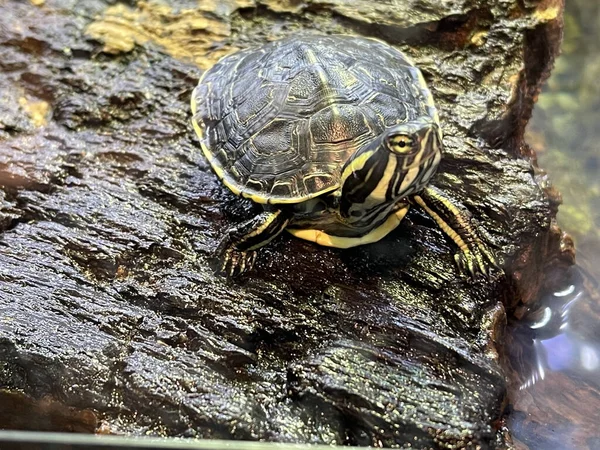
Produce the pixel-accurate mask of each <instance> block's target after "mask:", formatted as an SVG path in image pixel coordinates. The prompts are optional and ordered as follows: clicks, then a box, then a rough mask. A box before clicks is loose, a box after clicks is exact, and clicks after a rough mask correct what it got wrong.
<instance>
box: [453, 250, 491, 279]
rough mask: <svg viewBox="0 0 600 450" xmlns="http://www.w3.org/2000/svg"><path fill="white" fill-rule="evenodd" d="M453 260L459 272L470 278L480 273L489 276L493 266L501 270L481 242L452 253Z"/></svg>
mask: <svg viewBox="0 0 600 450" xmlns="http://www.w3.org/2000/svg"><path fill="white" fill-rule="evenodd" d="M454 260H455V261H456V265H457V266H458V270H459V271H460V272H461V274H462V275H465V276H470V278H472V279H476V278H477V277H478V276H480V275H483V276H484V277H485V278H490V277H491V275H492V269H493V268H495V269H498V270H500V271H502V269H501V268H500V267H499V266H498V263H497V262H496V258H495V257H494V255H493V254H492V253H491V252H490V251H489V250H488V249H487V248H485V246H484V245H483V244H481V243H479V244H478V245H477V246H474V247H472V248H469V249H463V250H461V251H460V252H459V253H457V254H456V255H454Z"/></svg>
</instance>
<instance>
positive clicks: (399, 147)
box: [387, 134, 415, 153]
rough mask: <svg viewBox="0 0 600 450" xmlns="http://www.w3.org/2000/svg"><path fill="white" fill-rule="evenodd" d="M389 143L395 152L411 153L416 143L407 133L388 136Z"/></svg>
mask: <svg viewBox="0 0 600 450" xmlns="http://www.w3.org/2000/svg"><path fill="white" fill-rule="evenodd" d="M387 145H388V147H389V149H390V150H391V151H393V152H394V153H409V152H410V151H411V150H412V149H413V147H414V145H415V140H414V139H413V138H412V136H408V135H406V134H394V135H392V136H390V137H388V139H387Z"/></svg>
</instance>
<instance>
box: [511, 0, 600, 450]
mask: <svg viewBox="0 0 600 450" xmlns="http://www.w3.org/2000/svg"><path fill="white" fill-rule="evenodd" d="M598 3H599V2H588V1H587V0H571V1H569V2H567V15H566V27H565V42H564V45H563V55H562V56H561V57H560V59H559V60H558V61H557V64H556V67H555V70H554V72H553V75H552V77H551V79H550V80H549V81H548V83H547V86H546V88H545V90H544V92H543V94H542V95H541V96H540V100H539V103H538V106H537V108H536V111H535V112H534V117H533V119H532V123H531V125H530V128H529V136H528V142H530V143H531V144H532V145H533V147H534V148H535V149H536V151H537V152H538V154H539V156H540V158H539V164H540V166H541V167H542V168H544V169H546V170H547V171H548V173H549V175H550V178H551V179H552V180H553V182H554V185H555V186H556V187H557V188H558V189H559V190H560V191H561V192H562V194H563V205H562V206H561V210H560V213H559V217H558V220H559V225H561V227H562V228H563V229H564V230H565V231H567V232H568V233H570V234H571V235H572V236H573V237H574V239H575V243H576V248H577V261H578V266H576V267H573V268H572V270H571V271H570V272H569V273H568V274H567V277H566V279H565V280H564V281H562V283H560V285H559V286H558V288H555V289H554V290H553V291H551V292H547V293H545V294H543V295H542V298H540V302H539V305H538V306H537V307H536V308H535V309H532V310H531V311H529V313H528V314H527V315H526V317H525V319H523V320H521V321H515V322H514V323H513V324H511V326H510V327H509V333H508V339H507V345H506V348H507V351H508V352H509V355H508V356H509V359H510V362H511V365H512V367H513V368H514V369H515V370H516V372H517V373H516V374H514V377H513V378H514V380H515V382H514V385H513V386H512V389H511V411H510V414H509V416H508V426H509V428H510V429H511V432H512V434H513V437H514V438H515V441H516V444H517V447H518V448H526V447H528V448H530V449H531V450H546V449H552V450H555V449H556V450H562V449H565V450H567V449H586V448H589V449H600V286H599V283H598V280H600V127H599V126H598V124H600V85H599V84H598V81H597V80H598V79H600V4H598Z"/></svg>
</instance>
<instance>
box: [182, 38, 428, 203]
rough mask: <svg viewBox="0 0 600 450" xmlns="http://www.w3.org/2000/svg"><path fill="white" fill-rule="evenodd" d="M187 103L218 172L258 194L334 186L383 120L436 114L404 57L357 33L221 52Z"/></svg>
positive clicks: (291, 195)
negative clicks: (223, 54) (345, 167)
mask: <svg viewBox="0 0 600 450" xmlns="http://www.w3.org/2000/svg"><path fill="white" fill-rule="evenodd" d="M191 103H192V112H193V120H192V122H193V125H194V128H195V130H196V132H197V133H198V136H199V137H200V143H201V146H202V150H203V152H204V155H205V156H206V158H207V159H208V161H209V162H210V164H211V166H212V167H213V169H214V171H215V173H216V174H217V176H218V177H219V178H220V179H221V180H222V181H223V182H224V184H225V185H226V186H227V187H229V188H230V189H231V190H232V191H233V192H234V193H235V194H238V195H242V196H244V197H247V198H250V199H252V200H254V201H255V202H258V203H299V202H302V201H304V200H307V199H310V198H313V197H316V196H318V195H321V194H323V193H325V192H329V191H332V190H335V189H337V188H338V187H339V185H340V177H341V172H342V168H343V166H344V164H345V163H346V161H348V159H349V158H350V157H351V155H352V154H353V153H355V152H356V151H357V150H358V149H359V148H361V146H363V145H364V144H366V143H368V142H370V141H371V140H372V139H373V138H375V137H376V136H378V135H379V134H380V133H382V132H383V130H384V129H385V128H387V127H390V126H393V125H396V124H399V123H403V122H407V121H410V120H413V119H416V118H417V117H421V116H423V115H429V116H431V117H433V118H434V120H437V112H436V110H435V107H434V104H433V100H432V98H431V94H430V92H429V90H428V89H427V86H426V84H425V81H424V80H423V77H422V75H421V73H420V71H419V70H418V69H417V68H416V67H415V66H414V65H413V64H412V63H411V62H410V60H408V59H407V57H406V56H404V55H403V54H402V53H401V52H400V51H398V50H396V49H394V48H392V47H390V46H389V45H387V44H385V43H383V42H380V41H377V40H373V39H366V38H360V37H354V36H318V35H301V36H293V37H290V38H286V39H283V40H279V41H276V42H271V43H268V44H266V45H263V46H262V47H259V48H252V49H247V50H243V51H239V52H237V53H235V54H232V55H229V56H226V57H224V58H223V59H221V60H220V61H219V62H218V63H217V64H215V65H214V66H213V67H212V68H210V69H209V70H208V71H206V72H205V74H204V75H203V76H202V78H201V79H200V82H199V84H198V86H197V87H196V88H195V89H194V92H193V94H192V100H191Z"/></svg>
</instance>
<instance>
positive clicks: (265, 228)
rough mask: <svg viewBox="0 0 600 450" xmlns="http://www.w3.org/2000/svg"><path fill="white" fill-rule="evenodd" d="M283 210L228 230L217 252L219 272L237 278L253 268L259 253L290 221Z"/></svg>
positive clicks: (268, 213)
mask: <svg viewBox="0 0 600 450" xmlns="http://www.w3.org/2000/svg"><path fill="white" fill-rule="evenodd" d="M290 217H291V216H290V214H289V213H286V212H284V211H282V210H277V211H265V212H263V213H261V214H259V215H258V216H256V217H253V218H252V219H250V220H247V221H246V222H242V223H241V224H239V225H236V226H234V227H231V228H229V229H228V230H227V231H226V232H225V235H224V236H223V238H222V239H221V242H220V243H219V246H218V247H217V249H216V252H215V253H216V257H217V259H218V268H217V270H216V272H217V273H219V274H221V275H225V276H228V277H237V276H239V275H241V274H243V273H244V272H247V271H249V270H250V269H252V266H253V265H254V262H255V261H256V250H258V249H259V248H260V247H262V246H264V245H267V244H268V243H269V242H271V241H272V240H273V239H275V238H276V237H277V236H278V235H279V234H280V233H281V232H282V231H283V230H284V229H285V227H286V226H287V224H288V222H289V221H290Z"/></svg>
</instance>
